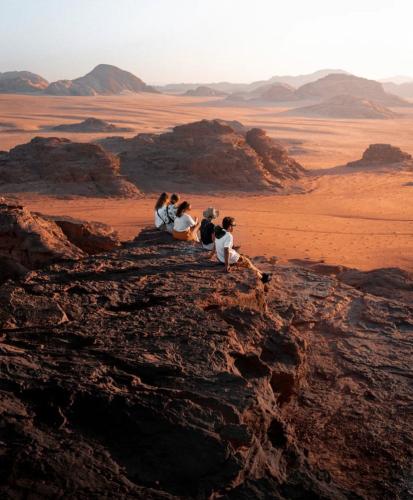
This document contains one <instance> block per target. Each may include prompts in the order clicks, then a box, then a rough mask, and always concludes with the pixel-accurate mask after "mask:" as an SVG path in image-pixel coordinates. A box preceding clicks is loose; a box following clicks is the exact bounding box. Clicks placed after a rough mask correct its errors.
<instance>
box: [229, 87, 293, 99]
mask: <svg viewBox="0 0 413 500" xmlns="http://www.w3.org/2000/svg"><path fill="white" fill-rule="evenodd" d="M295 99H296V97H295V89H294V87H291V85H287V84H285V83H273V84H270V85H268V84H267V85H262V86H261V87H258V88H256V89H254V90H252V91H250V92H235V93H234V94H231V95H229V96H228V97H227V99H226V100H228V101H244V102H245V101H247V102H250V101H268V102H285V101H293V100H295Z"/></svg>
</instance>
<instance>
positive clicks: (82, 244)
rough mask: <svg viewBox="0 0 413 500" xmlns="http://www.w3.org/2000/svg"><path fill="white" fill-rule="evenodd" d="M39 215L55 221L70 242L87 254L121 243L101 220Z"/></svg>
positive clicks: (108, 249) (117, 245) (115, 233)
mask: <svg viewBox="0 0 413 500" xmlns="http://www.w3.org/2000/svg"><path fill="white" fill-rule="evenodd" d="M39 215H41V216H42V217H43V218H45V219H47V220H51V221H53V222H55V223H56V224H57V225H58V226H59V227H60V229H61V230H62V231H63V233H64V235H65V236H66V238H67V239H68V240H69V241H70V242H71V243H73V244H74V245H76V246H77V247H78V248H80V249H81V250H82V251H83V252H86V253H87V254H89V255H93V254H96V253H101V252H108V251H110V250H114V249H115V248H118V247H119V246H120V245H121V242H120V239H119V235H118V233H117V232H116V231H115V230H114V229H113V227H111V226H108V225H107V224H103V223H102V222H87V221H83V220H77V219H73V218H72V217H68V216H59V215H43V214H39Z"/></svg>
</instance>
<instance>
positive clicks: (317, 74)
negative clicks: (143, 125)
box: [157, 69, 348, 94]
mask: <svg viewBox="0 0 413 500" xmlns="http://www.w3.org/2000/svg"><path fill="white" fill-rule="evenodd" d="M331 73H345V74H348V73H347V72H346V71H343V70H341V69H321V70H318V71H314V72H313V73H309V74H304V75H280V76H278V75H276V76H273V77H271V78H269V79H268V80H258V81H255V82H252V83H232V82H215V83H170V84H168V85H163V86H158V87H157V88H158V89H159V90H160V91H161V92H166V93H172V94H182V93H183V92H186V91H187V90H194V89H196V88H197V87H200V86H202V87H209V88H211V89H214V90H218V91H220V92H226V93H227V94H234V93H238V92H245V93H246V92H251V91H253V90H255V89H257V88H258V87H263V86H264V85H271V84H273V83H284V84H286V85H290V86H292V87H294V88H298V87H300V86H301V85H304V84H306V83H309V82H315V81H316V80H319V79H320V78H322V77H324V76H327V75H329V74H331Z"/></svg>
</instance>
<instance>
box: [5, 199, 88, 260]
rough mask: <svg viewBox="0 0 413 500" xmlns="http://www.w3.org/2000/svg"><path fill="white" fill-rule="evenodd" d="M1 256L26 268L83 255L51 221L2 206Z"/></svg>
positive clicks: (6, 205)
mask: <svg viewBox="0 0 413 500" xmlns="http://www.w3.org/2000/svg"><path fill="white" fill-rule="evenodd" d="M0 255H1V256H2V257H4V258H8V259H11V262H10V263H9V265H8V266H7V267H9V266H12V268H14V263H13V262H15V263H17V268H16V269H18V266H19V265H20V266H23V268H26V269H36V268H39V267H42V266H45V265H48V264H50V263H52V262H56V261H61V260H76V259H80V258H82V257H84V253H83V252H82V251H81V250H80V249H79V248H78V247H76V246H75V245H73V244H72V243H71V242H70V241H69V240H68V239H67V238H66V236H65V235H64V233H63V232H62V230H61V229H60V228H59V227H58V226H57V225H56V224H55V223H54V222H52V221H48V220H46V219H44V218H43V217H41V216H39V215H37V214H32V213H31V212H30V211H29V210H27V209H26V208H24V207H22V206H19V205H10V204H0Z"/></svg>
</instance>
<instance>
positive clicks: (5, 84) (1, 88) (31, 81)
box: [0, 71, 49, 93]
mask: <svg viewBox="0 0 413 500" xmlns="http://www.w3.org/2000/svg"><path fill="white" fill-rule="evenodd" d="M48 85H49V82H48V81H47V80H45V79H44V78H43V77H41V76H40V75H36V74H35V73H31V72H30V71H6V72H5V73H0V93H31V92H39V91H42V90H44V89H45V88H46V87H47V86H48Z"/></svg>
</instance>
